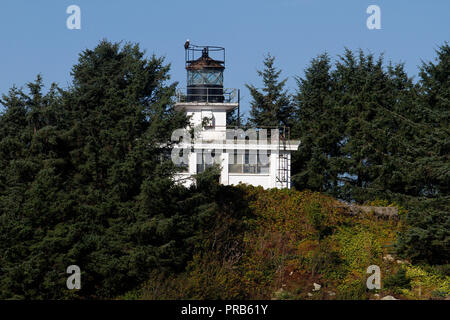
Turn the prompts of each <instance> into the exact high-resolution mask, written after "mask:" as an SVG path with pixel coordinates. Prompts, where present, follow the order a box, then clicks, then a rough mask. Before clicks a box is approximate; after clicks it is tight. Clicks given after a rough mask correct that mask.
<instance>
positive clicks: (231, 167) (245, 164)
mask: <svg viewBox="0 0 450 320" xmlns="http://www.w3.org/2000/svg"><path fill="white" fill-rule="evenodd" d="M263 153H264V154H263ZM264 155H267V157H268V159H267V160H266V161H263V160H265V159H263V156H264ZM255 158H256V159H257V161H256V163H255ZM265 162H267V163H265ZM228 172H229V173H251V174H269V172H270V151H258V154H257V155H255V154H250V152H249V150H245V153H243V150H240V151H239V152H238V150H234V153H233V154H230V163H229V164H228Z"/></svg>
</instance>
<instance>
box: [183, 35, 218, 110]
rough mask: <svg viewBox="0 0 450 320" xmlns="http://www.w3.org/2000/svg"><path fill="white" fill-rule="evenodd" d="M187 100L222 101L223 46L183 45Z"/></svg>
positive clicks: (187, 43)
mask: <svg viewBox="0 0 450 320" xmlns="http://www.w3.org/2000/svg"><path fill="white" fill-rule="evenodd" d="M185 61H186V70H187V97H186V98H187V102H212V103H214V102H216V103H221V102H224V95H223V71H224V70H225V48H222V47H214V46H196V45H192V44H190V43H189V42H186V45H185Z"/></svg>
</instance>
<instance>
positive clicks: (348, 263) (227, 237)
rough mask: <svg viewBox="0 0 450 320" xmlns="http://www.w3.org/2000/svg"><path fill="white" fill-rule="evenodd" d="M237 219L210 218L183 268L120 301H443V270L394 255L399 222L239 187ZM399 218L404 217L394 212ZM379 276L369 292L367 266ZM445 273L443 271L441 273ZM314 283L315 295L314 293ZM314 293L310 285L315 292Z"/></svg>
mask: <svg viewBox="0 0 450 320" xmlns="http://www.w3.org/2000/svg"><path fill="white" fill-rule="evenodd" d="M238 188H239V189H241V191H242V192H243V193H244V194H245V199H246V200H247V201H248V203H249V210H248V211H247V212H246V213H245V214H243V215H242V216H241V217H232V216H229V215H226V214H223V215H219V216H218V217H217V220H216V223H215V226H214V227H213V228H212V229H211V230H210V231H209V232H206V233H205V234H204V236H203V239H204V240H203V242H202V243H201V244H200V245H198V246H197V249H196V254H195V255H194V257H193V259H192V261H190V263H189V264H188V267H187V269H186V270H185V271H184V272H182V273H179V274H173V273H169V274H162V273H159V272H154V273H152V274H150V276H149V280H148V282H146V283H145V285H144V286H143V287H142V288H141V289H139V290H137V291H133V292H129V293H127V294H126V295H124V296H123V297H122V298H125V299H130V298H131V299H133V298H134V299H136V298H137V299H378V298H381V297H383V296H386V295H392V296H394V297H396V298H399V299H444V298H445V297H448V296H449V294H450V277H449V276H448V270H445V269H446V268H445V267H442V266H441V267H431V266H427V265H420V266H419V265H412V264H410V263H409V262H408V261H407V260H402V259H400V258H399V257H396V255H395V247H394V243H395V241H396V236H397V233H398V232H400V231H401V230H402V228H405V226H404V225H403V224H402V219H386V218H380V217H377V216H375V215H373V214H368V215H364V216H362V215H361V216H354V215H350V214H349V213H348V212H347V210H346V209H345V208H342V206H339V203H338V201H337V200H335V199H333V198H331V197H328V196H325V195H322V194H320V193H313V192H309V191H303V192H299V191H296V190H277V189H272V190H264V189H262V188H256V187H251V186H243V185H241V186H239V187H238ZM399 212H400V215H402V214H403V211H402V210H401V209H400V210H399ZM370 265H377V266H379V267H380V269H381V285H382V287H381V290H376V289H375V290H368V289H367V287H366V280H367V278H368V277H369V276H370V274H367V273H366V270H367V267H369V266H370ZM447 269H448V268H447ZM314 283H315V284H319V285H320V286H321V287H320V289H319V290H314ZM317 287H318V286H317V285H316V288H317Z"/></svg>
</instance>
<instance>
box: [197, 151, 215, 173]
mask: <svg viewBox="0 0 450 320" xmlns="http://www.w3.org/2000/svg"><path fill="white" fill-rule="evenodd" d="M196 157H197V173H201V172H204V171H205V170H206V168H209V167H212V166H213V165H214V164H220V163H221V158H220V153H216V152H215V150H203V152H197V153H196Z"/></svg>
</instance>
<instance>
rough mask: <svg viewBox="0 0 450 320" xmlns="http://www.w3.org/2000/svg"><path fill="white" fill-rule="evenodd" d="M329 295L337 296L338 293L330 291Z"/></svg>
mask: <svg viewBox="0 0 450 320" xmlns="http://www.w3.org/2000/svg"><path fill="white" fill-rule="evenodd" d="M328 295H330V296H335V295H336V293H335V292H333V291H328Z"/></svg>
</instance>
